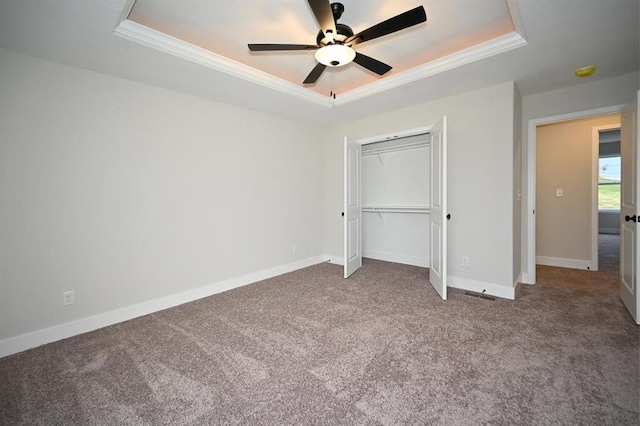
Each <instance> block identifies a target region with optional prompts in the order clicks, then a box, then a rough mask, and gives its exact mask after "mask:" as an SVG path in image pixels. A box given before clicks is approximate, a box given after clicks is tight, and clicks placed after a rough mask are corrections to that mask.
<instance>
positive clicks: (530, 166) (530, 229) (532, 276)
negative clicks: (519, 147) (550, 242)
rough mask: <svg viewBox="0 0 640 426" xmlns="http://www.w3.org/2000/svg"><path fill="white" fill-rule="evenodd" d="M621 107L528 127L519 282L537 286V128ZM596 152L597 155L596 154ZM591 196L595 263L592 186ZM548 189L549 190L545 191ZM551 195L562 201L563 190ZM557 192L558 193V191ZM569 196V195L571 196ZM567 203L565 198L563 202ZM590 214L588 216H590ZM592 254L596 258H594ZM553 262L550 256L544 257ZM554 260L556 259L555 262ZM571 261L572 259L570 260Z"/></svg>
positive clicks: (595, 246) (615, 111)
mask: <svg viewBox="0 0 640 426" xmlns="http://www.w3.org/2000/svg"><path fill="white" fill-rule="evenodd" d="M622 110H623V105H618V106H612V107H606V108H599V109H594V110H588V111H582V112H578V113H571V114H564V115H558V116H552V117H545V118H540V119H534V120H530V121H529V123H528V129H527V133H528V147H527V178H526V179H527V180H526V183H525V186H526V188H527V198H526V200H525V209H524V211H525V215H526V219H525V222H526V235H527V238H526V255H525V258H524V265H523V274H522V282H523V283H525V284H535V282H536V265H537V238H536V235H537V226H536V221H537V213H538V211H537V199H536V198H537V197H536V194H537V183H538V182H537V174H538V172H537V165H538V162H537V155H536V154H537V131H538V127H539V126H545V125H549V124H554V123H562V122H571V121H574V120H580V119H585V118H590V117H599V116H605V115H609V114H618V113H620V112H622ZM618 126H619V124H618ZM596 152H597V151H596ZM591 157H592V158H593V160H592V161H593V163H592V164H593V169H592V170H594V174H593V179H596V178H597V173H595V170H596V168H597V164H598V163H597V155H592V156H591ZM592 188H593V189H592V196H591V200H592V201H591V206H592V207H591V208H587V209H586V211H587V214H588V215H590V216H591V227H592V231H591V232H589V238H590V240H589V244H588V246H589V249H590V250H591V258H590V260H592V259H594V258H596V259H597V255H598V254H597V250H598V243H597V235H598V234H597V208H596V207H595V206H597V204H596V203H597V191H596V189H597V188H596V186H595V184H594V185H593V187H592ZM547 189H548V188H547ZM551 189H552V191H553V192H551V195H552V196H553V197H557V198H563V197H566V196H565V192H564V188H563V187H560V186H559V185H552V186H551ZM558 190H560V191H558ZM570 195H571V194H570ZM564 200H566V198H564ZM589 212H590V213H589ZM584 214H585V211H581V212H579V213H578V215H584ZM594 252H595V255H594V254H593V253H594ZM547 257H550V258H553V256H547ZM559 259H561V263H564V264H566V262H565V260H566V259H565V258H562V257H559ZM555 260H557V259H555ZM569 260H571V259H569ZM574 265H576V264H574ZM577 265H579V266H581V267H583V268H584V269H587V266H589V267H590V266H591V264H587V263H583V262H578V263H577ZM555 266H564V265H555Z"/></svg>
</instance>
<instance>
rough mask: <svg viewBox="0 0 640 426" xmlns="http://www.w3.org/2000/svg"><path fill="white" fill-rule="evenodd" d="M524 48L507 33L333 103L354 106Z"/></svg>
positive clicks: (518, 38)
mask: <svg viewBox="0 0 640 426" xmlns="http://www.w3.org/2000/svg"><path fill="white" fill-rule="evenodd" d="M526 44H527V41H526V40H525V39H523V38H522V37H521V36H520V34H518V33H515V32H513V33H509V34H506V35H504V36H501V37H498V38H494V39H493V40H489V41H487V42H484V43H481V44H478V45H475V46H473V47H470V48H467V49H464V50H461V51H459V52H456V53H453V54H451V55H448V56H444V57H442V58H439V59H436V60H434V61H431V62H428V63H426V64H424V65H421V66H418V67H415V68H412V69H410V70H407V71H404V72H401V73H398V74H396V75H392V76H389V77H387V78H384V79H382V80H379V81H376V82H373V83H370V84H367V85H366V86H361V87H358V88H356V89H353V90H350V91H348V92H346V93H341V94H340V98H338V99H336V101H335V103H336V106H339V105H343V104H346V103H349V102H353V101H355V100H358V99H362V98H365V97H367V96H371V95H374V94H376V93H380V92H384V91H385V90H389V89H393V88H395V87H398V86H402V85H404V84H407V83H412V82H414V81H417V80H421V79H423V78H426V77H430V76H432V75H436V74H439V73H441V72H444V71H448V70H451V69H454V68H457V67H461V66H463V65H466V64H469V63H471V62H476V61H480V60H482V59H485V58H489V57H491V56H495V55H498V54H500V53H504V52H507V51H509V50H512V49H516V48H518V47H522V46H525V45H526Z"/></svg>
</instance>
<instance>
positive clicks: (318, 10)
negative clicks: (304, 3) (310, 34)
mask: <svg viewBox="0 0 640 426" xmlns="http://www.w3.org/2000/svg"><path fill="white" fill-rule="evenodd" d="M309 6H311V10H313V14H314V15H315V16H316V20H317V21H318V24H320V28H322V32H323V33H325V34H326V33H327V32H328V31H331V33H332V34H333V35H336V21H335V19H333V11H332V10H331V3H329V1H328V0H309Z"/></svg>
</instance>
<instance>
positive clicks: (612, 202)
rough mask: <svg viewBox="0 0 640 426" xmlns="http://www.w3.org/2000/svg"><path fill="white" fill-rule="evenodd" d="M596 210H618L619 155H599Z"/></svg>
mask: <svg viewBox="0 0 640 426" xmlns="http://www.w3.org/2000/svg"><path fill="white" fill-rule="evenodd" d="M598 170H599V171H598V210H620V176H621V175H620V156H619V155H618V156H613V157H600V161H599V167H598Z"/></svg>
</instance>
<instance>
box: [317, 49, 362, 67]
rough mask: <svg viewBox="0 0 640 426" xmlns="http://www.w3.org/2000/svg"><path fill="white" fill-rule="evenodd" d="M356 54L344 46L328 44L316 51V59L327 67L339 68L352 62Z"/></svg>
mask: <svg viewBox="0 0 640 426" xmlns="http://www.w3.org/2000/svg"><path fill="white" fill-rule="evenodd" d="M355 57H356V52H355V50H353V49H352V48H350V47H349V46H345V45H344V44H329V45H326V46H323V47H321V48H320V49H318V50H317V51H316V59H317V60H318V62H320V63H321V64H323V65H326V66H328V67H341V66H343V65H347V64H348V63H350V62H351V61H353V60H354V59H355Z"/></svg>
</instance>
